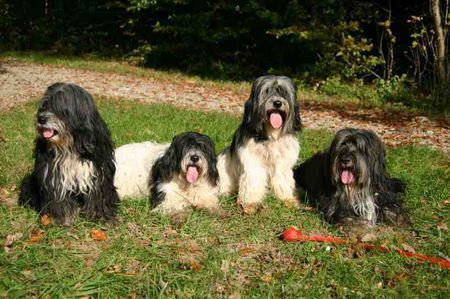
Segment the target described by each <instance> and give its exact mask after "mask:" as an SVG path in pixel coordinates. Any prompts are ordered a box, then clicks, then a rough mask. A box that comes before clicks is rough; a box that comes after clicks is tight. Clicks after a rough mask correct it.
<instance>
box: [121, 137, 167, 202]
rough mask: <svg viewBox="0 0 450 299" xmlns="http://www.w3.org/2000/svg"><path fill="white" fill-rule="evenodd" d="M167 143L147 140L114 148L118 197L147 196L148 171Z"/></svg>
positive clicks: (163, 151)
mask: <svg viewBox="0 0 450 299" xmlns="http://www.w3.org/2000/svg"><path fill="white" fill-rule="evenodd" d="M169 145H170V144H168V143H166V144H159V143H155V142H150V141H147V142H141V143H130V144H126V145H122V146H121V147H118V148H117V149H116V168H117V170H116V176H115V177H114V185H115V186H116V187H117V193H119V197H120V199H125V198H142V197H149V195H150V189H149V188H148V182H149V179H150V171H151V169H152V166H153V164H154V163H155V161H156V160H157V159H158V158H159V157H161V156H162V155H164V153H165V151H166V150H167V149H168V148H169Z"/></svg>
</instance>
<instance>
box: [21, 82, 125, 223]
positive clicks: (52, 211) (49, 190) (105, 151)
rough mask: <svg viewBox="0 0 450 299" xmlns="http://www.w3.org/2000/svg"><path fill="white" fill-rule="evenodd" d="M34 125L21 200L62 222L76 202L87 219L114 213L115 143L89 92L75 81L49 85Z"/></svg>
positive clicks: (75, 210) (70, 216)
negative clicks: (29, 164)
mask: <svg viewBox="0 0 450 299" xmlns="http://www.w3.org/2000/svg"><path fill="white" fill-rule="evenodd" d="M36 130H37V133H38V137H37V139H36V146H35V151H34V157H35V164H34V171H33V173H32V174H31V175H30V176H29V177H28V178H27V179H25V180H24V182H23V184H22V187H21V194H20V199H19V200H20V202H21V203H23V204H25V203H29V204H30V205H31V206H32V207H33V208H34V209H36V210H37V211H39V212H41V213H46V214H49V216H51V217H52V218H53V219H55V221H56V222H57V223H58V224H63V225H71V224H72V223H73V222H74V221H75V218H76V216H77V215H78V212H79V205H80V206H81V210H82V212H83V213H85V214H86V215H87V217H89V218H91V219H95V218H103V219H105V220H112V219H114V217H115V215H116V210H117V206H118V203H119V197H118V195H117V192H116V188H115V187H114V185H113V179H114V173H115V170H116V168H115V165H114V150H113V143H112V141H111V134H110V132H109V130H108V127H107V126H106V124H105V122H104V121H103V119H102V118H101V116H100V114H99V112H98V110H97V107H96V105H95V103H94V101H93V99H92V97H91V95H90V94H89V93H88V92H87V91H86V90H84V89H83V88H81V87H79V86H77V85H74V84H66V83H55V84H53V85H51V86H50V87H48V89H47V91H46V92H45V94H44V97H43V98H42V101H41V103H40V106H39V109H38V112H37V119H36Z"/></svg>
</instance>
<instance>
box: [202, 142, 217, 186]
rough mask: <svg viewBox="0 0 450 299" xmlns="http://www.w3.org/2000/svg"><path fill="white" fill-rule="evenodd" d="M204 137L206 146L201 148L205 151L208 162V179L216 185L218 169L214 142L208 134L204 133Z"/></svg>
mask: <svg viewBox="0 0 450 299" xmlns="http://www.w3.org/2000/svg"><path fill="white" fill-rule="evenodd" d="M204 137H205V142H206V147H205V148H204V149H203V150H204V151H205V155H206V159H207V162H208V180H209V182H210V183H211V184H212V185H214V186H216V185H217V184H218V182H219V171H218V170H217V158H216V153H215V151H214V142H213V141H212V140H211V138H209V137H208V136H206V135H204Z"/></svg>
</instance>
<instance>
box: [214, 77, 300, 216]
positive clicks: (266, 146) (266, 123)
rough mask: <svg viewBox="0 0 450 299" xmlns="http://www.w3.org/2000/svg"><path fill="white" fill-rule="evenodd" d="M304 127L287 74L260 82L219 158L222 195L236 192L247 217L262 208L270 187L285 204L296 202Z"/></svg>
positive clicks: (256, 83)
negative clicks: (295, 176) (296, 172)
mask: <svg viewBox="0 0 450 299" xmlns="http://www.w3.org/2000/svg"><path fill="white" fill-rule="evenodd" d="M300 128H301V119H300V107H299V104H298V102H297V91H296V87H295V85H294V83H293V82H292V80H291V79H289V78H288V77H284V76H262V77H259V78H258V79H256V80H255V82H253V86H252V91H251V94H250V98H249V99H248V100H247V102H246V103H245V109H244V116H243V120H242V123H241V125H240V126H239V128H238V129H237V131H236V132H235V134H234V137H233V141H232V144H231V146H230V147H229V148H227V149H225V150H224V151H223V152H222V153H221V154H220V155H219V157H218V169H219V174H220V194H221V195H231V194H235V193H238V204H239V205H240V206H241V207H242V208H243V211H244V212H245V213H252V212H254V211H255V210H256V209H257V208H258V207H259V206H260V205H261V203H262V202H263V200H264V197H265V195H266V194H267V191H268V189H272V191H273V192H274V195H275V196H276V197H277V198H279V199H280V200H283V201H285V202H286V203H287V204H298V202H297V200H296V194H295V182H294V179H293V173H292V168H293V167H294V165H295V163H296V161H297V158H298V155H299V151H300V146H299V143H298V140H297V134H298V132H299V130H300Z"/></svg>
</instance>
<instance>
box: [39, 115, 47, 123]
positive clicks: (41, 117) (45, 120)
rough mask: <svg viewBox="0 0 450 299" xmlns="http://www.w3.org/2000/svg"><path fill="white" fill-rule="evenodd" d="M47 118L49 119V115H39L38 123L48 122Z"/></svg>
mask: <svg viewBox="0 0 450 299" xmlns="http://www.w3.org/2000/svg"><path fill="white" fill-rule="evenodd" d="M47 119H48V118H47V116H42V115H39V116H38V118H37V121H38V123H40V124H41V125H43V124H45V123H46V122H47Z"/></svg>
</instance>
